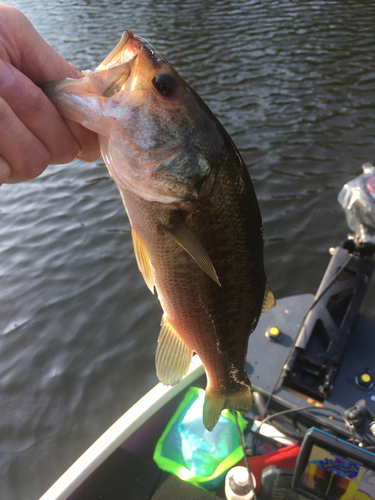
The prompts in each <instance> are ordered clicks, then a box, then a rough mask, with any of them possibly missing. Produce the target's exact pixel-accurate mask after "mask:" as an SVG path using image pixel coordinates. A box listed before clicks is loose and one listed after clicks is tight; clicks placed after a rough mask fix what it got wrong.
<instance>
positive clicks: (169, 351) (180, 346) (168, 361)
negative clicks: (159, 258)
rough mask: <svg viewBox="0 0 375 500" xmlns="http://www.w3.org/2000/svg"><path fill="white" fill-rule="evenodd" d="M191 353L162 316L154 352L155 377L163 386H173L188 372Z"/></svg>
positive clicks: (164, 316)
mask: <svg viewBox="0 0 375 500" xmlns="http://www.w3.org/2000/svg"><path fill="white" fill-rule="evenodd" d="M192 356H193V351H192V350H191V349H190V347H188V346H187V345H186V344H185V343H184V342H183V340H181V339H180V337H179V336H178V334H177V332H176V330H175V329H174V328H173V326H172V325H171V324H170V323H169V321H168V319H167V317H166V315H165V314H164V315H163V319H162V322H161V330H160V334H159V339H158V347H157V350H156V357H155V364H156V375H157V377H158V379H159V380H160V382H161V383H162V384H164V385H175V384H177V383H178V382H180V380H181V379H182V377H183V376H184V375H185V374H186V373H187V371H188V370H189V366H190V363H191V358H192Z"/></svg>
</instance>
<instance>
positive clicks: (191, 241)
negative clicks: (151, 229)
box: [161, 219, 221, 286]
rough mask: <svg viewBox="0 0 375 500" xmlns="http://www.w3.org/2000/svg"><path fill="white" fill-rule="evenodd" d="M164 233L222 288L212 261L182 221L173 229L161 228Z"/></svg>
mask: <svg viewBox="0 0 375 500" xmlns="http://www.w3.org/2000/svg"><path fill="white" fill-rule="evenodd" d="M161 227H162V229H163V231H164V232H165V233H166V234H167V235H168V236H170V237H171V238H172V239H173V240H174V241H175V242H176V243H178V244H179V245H180V246H181V247H182V248H183V249H184V250H186V252H187V253H188V254H189V255H190V256H191V257H192V258H193V259H194V260H195V262H196V263H197V264H198V266H199V267H200V268H201V269H202V271H204V272H205V273H206V274H207V275H208V276H209V277H210V278H212V279H213V281H214V282H215V283H217V284H218V285H219V286H221V284H220V281H219V278H218V276H217V274H216V271H215V268H214V266H213V264H212V262H211V259H210V257H209V255H208V253H207V252H206V250H205V249H204V247H203V245H202V244H201V242H200V241H199V240H198V238H197V237H196V236H195V234H194V232H193V231H192V230H191V229H190V227H188V226H187V225H186V224H185V223H184V222H183V221H182V220H180V219H176V221H175V223H174V224H173V227H166V226H161Z"/></svg>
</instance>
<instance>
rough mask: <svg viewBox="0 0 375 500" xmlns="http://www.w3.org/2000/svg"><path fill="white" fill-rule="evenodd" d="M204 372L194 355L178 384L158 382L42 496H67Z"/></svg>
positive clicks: (63, 499)
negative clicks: (165, 384)
mask: <svg viewBox="0 0 375 500" xmlns="http://www.w3.org/2000/svg"><path fill="white" fill-rule="evenodd" d="M203 373H204V368H203V365H202V362H201V360H200V359H199V357H198V356H193V359H192V363H191V365H190V368H189V371H188V373H187V375H186V376H185V377H184V378H183V379H182V380H181V382H180V383H179V384H177V385H175V386H172V387H171V386H169V387H167V386H164V385H162V384H161V383H159V384H157V385H156V386H154V387H153V388H152V389H151V390H150V391H149V392H148V393H146V394H145V395H144V396H143V397H142V398H141V399H140V400H139V401H137V402H136V403H135V404H134V405H133V406H132V407H131V408H129V410H127V411H126V412H125V413H124V414H123V415H122V416H121V417H120V418H119V419H118V420H117V421H116V422H115V423H114V424H113V425H112V426H111V427H109V429H107V430H106V431H105V432H104V434H102V435H101V436H100V437H99V438H98V439H97V440H96V441H95V442H94V443H93V444H92V445H91V446H90V448H88V449H87V450H86V451H85V452H84V453H83V454H82V455H81V456H80V457H79V458H78V459H77V460H76V461H75V462H74V463H73V464H72V465H71V466H70V467H69V469H68V470H67V471H66V472H65V473H64V474H63V475H62V476H61V477H60V478H59V479H58V480H57V481H56V482H55V483H54V484H53V485H52V486H51V487H50V488H49V489H48V490H47V491H46V492H45V493H44V494H43V495H42V496H41V497H40V499H39V500H67V499H68V498H69V496H70V495H71V494H72V493H74V491H75V490H76V489H77V488H78V487H79V486H80V485H81V484H82V483H83V481H84V480H85V479H87V478H88V477H89V476H90V475H91V474H92V473H93V472H94V471H95V470H96V469H97V468H98V467H99V466H100V465H101V464H102V463H103V462H104V461H105V460H106V459H107V458H108V457H109V456H110V455H111V454H112V453H113V452H114V451H115V450H116V449H117V448H118V447H119V446H121V444H122V443H124V441H126V439H127V438H128V437H130V436H131V435H132V434H133V433H134V432H135V431H137V430H138V429H139V428H140V427H141V425H143V424H144V423H145V422H146V421H147V420H148V419H149V418H151V417H152V416H153V415H154V414H155V413H156V412H157V411H158V410H160V409H161V408H162V407H163V406H164V405H165V404H166V403H168V402H169V401H170V400H171V399H173V398H174V397H175V396H176V395H177V394H179V393H180V392H181V391H183V390H184V389H186V388H187V387H188V386H189V385H190V384H192V383H193V382H194V380H196V379H197V378H198V377H200V376H201V375H203Z"/></svg>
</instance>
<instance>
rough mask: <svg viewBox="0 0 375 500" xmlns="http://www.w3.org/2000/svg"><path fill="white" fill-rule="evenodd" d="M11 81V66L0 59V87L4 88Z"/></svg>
mask: <svg viewBox="0 0 375 500" xmlns="http://www.w3.org/2000/svg"><path fill="white" fill-rule="evenodd" d="M12 80H13V70H12V66H11V65H10V64H8V63H6V62H5V61H3V60H2V59H0V86H1V87H5V86H7V85H9V84H10V83H11V82H12Z"/></svg>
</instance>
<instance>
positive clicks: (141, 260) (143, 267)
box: [132, 228, 155, 293]
mask: <svg viewBox="0 0 375 500" xmlns="http://www.w3.org/2000/svg"><path fill="white" fill-rule="evenodd" d="M132 238H133V246H134V253H135V258H136V260H137V264H138V269H139V270H140V271H141V273H142V276H143V279H144V280H145V282H146V285H147V286H148V288H149V289H150V290H151V292H152V293H154V286H155V282H154V276H153V274H152V265H151V262H150V260H149V258H148V255H147V250H146V247H145V244H144V243H143V240H142V238H141V237H140V236H139V234H138V233H137V231H136V230H135V229H134V228H132Z"/></svg>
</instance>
